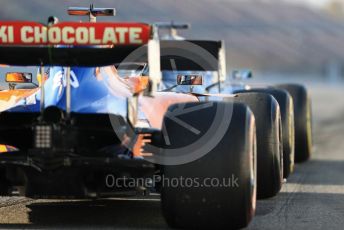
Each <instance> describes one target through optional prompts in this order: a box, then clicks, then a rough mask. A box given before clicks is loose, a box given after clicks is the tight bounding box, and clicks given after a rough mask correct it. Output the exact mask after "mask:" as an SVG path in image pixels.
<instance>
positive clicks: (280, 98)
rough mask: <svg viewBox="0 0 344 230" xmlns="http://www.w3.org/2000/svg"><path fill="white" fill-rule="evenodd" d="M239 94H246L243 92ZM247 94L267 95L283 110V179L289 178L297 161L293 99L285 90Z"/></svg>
mask: <svg viewBox="0 0 344 230" xmlns="http://www.w3.org/2000/svg"><path fill="white" fill-rule="evenodd" d="M237 92H238V93H241V92H245V91H243V90H241V91H237ZM246 92H256V93H267V94H270V95H272V96H273V97H274V98H275V99H276V100H277V102H278V104H279V106H280V110H281V120H282V134H283V135H282V136H283V177H284V178H288V177H289V175H290V174H291V173H292V172H293V171H294V159H295V155H294V154H295V128H294V104H293V98H292V97H291V95H290V94H289V93H288V91H286V90H284V89H274V88H267V89H264V88H253V89H249V90H246Z"/></svg>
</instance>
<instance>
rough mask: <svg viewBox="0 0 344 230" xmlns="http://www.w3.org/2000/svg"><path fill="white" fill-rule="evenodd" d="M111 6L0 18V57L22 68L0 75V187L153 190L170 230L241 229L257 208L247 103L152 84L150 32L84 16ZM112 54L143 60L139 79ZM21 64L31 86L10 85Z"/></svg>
mask: <svg viewBox="0 0 344 230" xmlns="http://www.w3.org/2000/svg"><path fill="white" fill-rule="evenodd" d="M113 12H114V10H109V9H96V8H93V7H91V8H86V9H84V8H71V9H70V10H69V13H70V14H78V15H80V14H83V15H89V16H90V19H92V20H91V21H92V23H91V22H78V23H75V22H61V23H55V24H53V25H48V26H45V25H42V24H39V23H34V22H13V21H8V22H6V21H3V22H1V23H0V30H1V31H3V33H2V36H1V38H0V63H1V64H4V65H7V66H10V67H13V66H21V67H22V69H23V71H16V72H8V73H6V80H7V82H9V83H11V84H12V86H11V87H10V89H9V90H4V91H0V102H1V104H0V106H1V107H0V111H1V113H0V144H1V145H4V146H11V148H7V151H6V152H2V153H1V154H0V192H1V195H6V196H7V195H12V194H13V192H14V191H15V190H17V191H19V193H20V194H21V195H23V196H27V197H32V198H39V197H44V198H46V199H49V198H54V199H56V198H64V199H66V198H80V199H81V198H99V197H116V196H119V195H137V194H138V193H139V194H143V193H147V192H149V191H150V190H151V189H154V191H157V192H160V193H161V200H162V207H163V208H162V210H163V213H164V216H165V218H166V221H167V222H168V224H169V225H170V226H172V227H178V228H242V227H245V226H247V225H248V223H249V222H250V220H251V219H252V217H253V216H254V213H255V204H256V131H255V119H254V115H253V113H252V111H251V110H250V108H249V107H248V106H246V105H244V104H242V103H239V102H237V101H233V96H227V97H226V96H222V97H220V98H221V101H207V99H206V98H207V97H204V95H202V96H199V97H198V96H197V95H196V94H183V93H175V92H157V88H158V85H159V81H160V76H161V75H160V48H159V46H160V41H159V39H158V38H157V34H156V33H155V32H156V28H155V27H154V26H150V25H148V24H144V23H110V22H102V23H98V22H95V16H97V15H108V14H113ZM203 59H204V60H206V59H208V57H206V56H204V57H203ZM133 60H134V61H133ZM122 62H123V63H132V62H135V63H136V62H144V63H147V65H148V67H149V68H148V74H149V77H148V76H135V75H136V74H131V75H134V76H130V77H128V76H119V74H120V73H121V72H122V73H123V72H125V71H124V70H126V69H128V67H127V66H128V65H127V64H125V65H124V67H123V68H122V67H121V64H119V65H118V66H117V67H118V71H117V69H116V67H115V63H122ZM162 65H163V64H162ZM28 66H33V67H34V68H36V67H37V69H39V79H40V81H39V87H33V89H32V87H31V89H28V88H26V87H24V89H19V88H20V87H17V86H19V85H20V84H23V83H27V84H28V83H30V82H32V75H30V74H28V73H27V68H28ZM4 69H6V67H4ZM142 69H145V67H143V68H142ZM142 73H143V72H140V74H139V75H142ZM194 77H196V78H197V76H193V77H191V76H190V77H188V76H187V77H185V76H184V77H182V76H180V77H177V78H178V79H180V80H179V82H180V84H184V82H191V83H196V82H197V81H196V80H194ZM188 78H192V79H188ZM198 80H199V79H198ZM198 82H199V81H198ZM200 98H204V99H200ZM276 109H277V107H276ZM276 124H277V123H276ZM276 128H278V127H276ZM157 178H158V179H157ZM131 179H133V180H131ZM141 179H144V180H141ZM128 181H129V182H133V181H134V182H135V183H129V184H128V183H127V182H128ZM224 182H226V183H224Z"/></svg>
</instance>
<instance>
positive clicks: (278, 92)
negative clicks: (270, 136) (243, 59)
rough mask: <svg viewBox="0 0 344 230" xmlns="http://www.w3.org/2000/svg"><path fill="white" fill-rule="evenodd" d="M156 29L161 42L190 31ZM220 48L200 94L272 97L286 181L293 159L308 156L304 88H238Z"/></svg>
mask: <svg viewBox="0 0 344 230" xmlns="http://www.w3.org/2000/svg"><path fill="white" fill-rule="evenodd" d="M157 25H158V26H159V28H161V31H162V33H161V34H160V38H161V39H162V40H183V39H184V38H183V37H181V36H179V35H178V34H177V30H178V29H188V28H189V27H190V26H189V25H188V24H175V23H173V22H172V23H158V24H157ZM221 46H222V47H223V48H220V49H219V56H220V61H219V69H218V71H217V72H213V73H208V74H207V75H206V76H207V78H208V79H209V81H208V83H206V85H205V87H203V89H201V91H202V92H203V93H204V92H205V93H209V92H213V93H221V94H228V93H236V94H243V93H249V94H251V93H253V92H254V93H265V94H269V95H272V96H273V97H274V98H275V99H276V100H277V102H278V104H279V107H280V111H281V122H282V139H283V176H284V178H288V176H289V175H290V173H291V172H292V171H293V168H294V158H295V161H296V162H303V161H306V160H308V159H309V158H310V156H311V149H312V128H311V127H312V126H311V120H312V119H311V107H310V105H311V102H310V98H309V96H308V93H307V90H306V88H305V87H304V86H301V85H297V84H282V85H275V86H269V85H265V86H264V87H262V85H260V86H259V87H258V86H250V85H247V84H244V83H242V82H240V83H239V84H238V83H237V81H232V79H226V76H227V74H226V71H225V65H226V61H225V52H224V43H222V44H221ZM168 75H169V73H168V72H167V73H165V74H163V82H166V84H168V85H173V83H172V82H171V79H170V78H169V77H168ZM250 77H252V73H251V72H250V71H233V79H235V80H237V79H238V78H250ZM169 81H170V82H169ZM179 89H180V88H179ZM255 106H257V105H253V104H252V105H251V109H253V110H254V111H255V110H259V109H260V108H259V107H258V108H256V109H254V108H253V107H255ZM258 138H259V137H258ZM295 152H296V154H295ZM258 168H259V166H258ZM258 171H259V170H258ZM258 190H259V187H258Z"/></svg>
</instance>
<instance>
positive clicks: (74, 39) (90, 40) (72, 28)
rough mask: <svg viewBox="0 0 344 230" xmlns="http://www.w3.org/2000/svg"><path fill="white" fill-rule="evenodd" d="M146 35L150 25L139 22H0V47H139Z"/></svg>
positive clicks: (145, 41)
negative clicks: (54, 23)
mask: <svg viewBox="0 0 344 230" xmlns="http://www.w3.org/2000/svg"><path fill="white" fill-rule="evenodd" d="M149 36H150V26H149V25H147V24H143V23H108V22H104V23H90V22H62V23H58V24H56V25H53V26H51V27H47V26H44V25H42V24H39V23H36V22H1V21H0V45H140V44H146V43H147V42H148V39H149Z"/></svg>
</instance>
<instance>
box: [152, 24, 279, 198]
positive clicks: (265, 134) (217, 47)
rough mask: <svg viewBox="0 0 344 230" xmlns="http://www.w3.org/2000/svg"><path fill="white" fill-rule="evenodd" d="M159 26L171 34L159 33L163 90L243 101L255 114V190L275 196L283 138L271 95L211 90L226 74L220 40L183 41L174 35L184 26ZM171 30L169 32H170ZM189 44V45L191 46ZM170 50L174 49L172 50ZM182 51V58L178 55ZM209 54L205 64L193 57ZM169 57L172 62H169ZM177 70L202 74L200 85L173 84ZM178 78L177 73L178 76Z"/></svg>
mask: <svg viewBox="0 0 344 230" xmlns="http://www.w3.org/2000/svg"><path fill="white" fill-rule="evenodd" d="M157 25H158V27H159V28H160V32H161V29H165V30H166V29H170V30H172V33H171V35H170V36H166V35H165V34H163V33H160V39H161V41H160V44H161V56H162V58H161V62H162V65H161V66H162V84H161V88H160V89H161V90H162V91H165V92H167V91H174V92H183V93H186V94H190V93H191V94H194V95H198V96H199V97H200V95H203V97H207V100H210V101H211V100H214V101H217V100H221V97H225V96H228V95H232V96H233V97H234V98H233V100H234V101H236V102H240V103H244V104H246V105H248V106H249V107H250V109H251V110H252V112H253V113H254V116H255V119H256V127H257V181H258V182H257V183H258V185H257V193H258V198H269V197H272V196H275V195H276V194H277V193H278V192H279V191H280V189H281V187H282V183H283V163H284V162H283V149H282V148H283V146H282V143H283V140H282V133H281V131H282V127H281V126H282V123H281V114H280V113H281V111H280V107H279V105H278V103H277V101H276V100H275V98H274V97H273V96H271V95H267V94H264V93H258V92H255V93H236V94H233V93H232V92H228V93H227V92H226V93H224V92H222V91H220V90H213V89H214V88H216V87H215V86H219V85H218V84H217V83H216V82H217V81H218V79H222V78H223V76H225V75H226V69H225V64H224V63H225V62H224V60H225V59H224V56H225V55H224V46H223V42H222V41H210V40H185V39H181V37H179V36H178V39H174V36H175V35H176V31H173V30H176V29H179V28H183V29H185V28H187V25H186V24H185V25H183V24H175V23H174V24H169V23H158V24H157ZM170 32H171V31H168V33H170ZM185 47H188V48H187V49H188V52H189V56H192V57H193V58H192V59H191V58H190V59H189V60H186V59H185V58H184V57H185V53H186V52H187V51H186V48H185ZM190 47H191V48H190ZM171 50H174V52H172V51H171ZM181 50H183V52H184V57H180V56H178V54H179V53H182V51H181ZM203 53H209V55H207V57H212V58H208V62H211V64H209V65H207V63H205V62H203V63H202V62H201V61H198V63H197V64H201V65H196V64H195V60H197V59H199V57H201V56H203ZM170 60H172V62H171V61H170ZM176 73H177V74H178V75H179V76H181V77H183V76H184V77H185V76H194V75H201V76H202V77H203V82H202V84H195V83H192V82H190V81H189V82H190V84H188V83H187V82H186V83H185V84H176V82H177V81H178V79H177V78H176ZM177 77H178V76H177Z"/></svg>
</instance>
